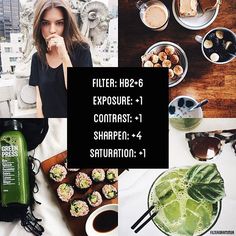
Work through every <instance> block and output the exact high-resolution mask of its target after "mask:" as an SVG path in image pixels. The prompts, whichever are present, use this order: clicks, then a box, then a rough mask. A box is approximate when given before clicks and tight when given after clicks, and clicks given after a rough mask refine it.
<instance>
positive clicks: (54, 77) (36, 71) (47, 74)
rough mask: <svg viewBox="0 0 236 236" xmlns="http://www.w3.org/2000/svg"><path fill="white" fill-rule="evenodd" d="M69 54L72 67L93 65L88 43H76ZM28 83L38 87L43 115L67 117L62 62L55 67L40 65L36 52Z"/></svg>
mask: <svg viewBox="0 0 236 236" xmlns="http://www.w3.org/2000/svg"><path fill="white" fill-rule="evenodd" d="M69 56H70V60H71V63H72V65H73V67H92V66H93V65H92V59H91V53H90V49H89V46H88V45H79V44H78V45H77V46H76V47H75V48H74V50H73V52H72V53H71V55H69ZM29 85H31V86H38V87H39V92H40V96H41V100H42V111H43V115H44V117H47V118H66V117H67V90H66V87H65V81H64V73H63V65H62V64H61V65H60V66H58V67H57V68H51V67H50V66H45V65H42V62H41V60H40V58H39V56H38V53H37V52H36V53H35V54H34V55H33V57H32V63H31V74H30V79H29Z"/></svg>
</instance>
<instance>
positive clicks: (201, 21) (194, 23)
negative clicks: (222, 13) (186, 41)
mask: <svg viewBox="0 0 236 236" xmlns="http://www.w3.org/2000/svg"><path fill="white" fill-rule="evenodd" d="M219 8H220V5H218V6H217V7H216V9H214V10H212V11H208V12H206V13H204V14H201V13H200V12H199V13H198V14H197V16H195V17H179V15H178V10H177V6H176V0H173V2H172V11H173V15H174V17H175V19H176V20H177V22H178V23H179V24H180V25H182V26H183V27H185V28H187V29H190V30H200V29H204V28H206V27H208V26H209V25H210V24H211V23H213V21H214V20H215V18H216V17H217V15H218V12H219Z"/></svg>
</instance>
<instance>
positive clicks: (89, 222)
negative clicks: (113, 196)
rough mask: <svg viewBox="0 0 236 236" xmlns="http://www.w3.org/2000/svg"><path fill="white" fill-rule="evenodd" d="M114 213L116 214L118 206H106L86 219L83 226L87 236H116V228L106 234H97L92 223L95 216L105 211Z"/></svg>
mask: <svg viewBox="0 0 236 236" xmlns="http://www.w3.org/2000/svg"><path fill="white" fill-rule="evenodd" d="M109 210H111V211H116V212H118V204H108V205H104V206H102V207H99V208H98V209H96V210H95V211H94V212H93V213H92V214H91V215H90V216H89V218H88V219H87V221H86V224H85V230H86V233H87V235H88V236H115V235H118V227H116V228H114V229H112V230H111V231H108V232H98V231H96V230H95V229H94V227H93V221H94V219H95V217H96V216H97V215H99V214H100V213H102V212H105V211H109Z"/></svg>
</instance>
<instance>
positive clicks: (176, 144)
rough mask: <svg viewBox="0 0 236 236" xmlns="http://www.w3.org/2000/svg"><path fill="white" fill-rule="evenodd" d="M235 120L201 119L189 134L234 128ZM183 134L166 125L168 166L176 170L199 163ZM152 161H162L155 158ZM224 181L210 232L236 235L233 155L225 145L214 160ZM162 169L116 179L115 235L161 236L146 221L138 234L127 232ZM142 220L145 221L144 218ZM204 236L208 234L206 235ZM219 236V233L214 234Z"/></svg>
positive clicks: (135, 171) (144, 207)
mask: <svg viewBox="0 0 236 236" xmlns="http://www.w3.org/2000/svg"><path fill="white" fill-rule="evenodd" d="M235 128H236V119H222V118H220V119H203V120H202V122H201V124H200V125H199V126H198V127H196V128H195V129H194V130H192V131H194V132H195V131H196V132H198V131H211V130H217V129H235ZM184 135H185V132H184V131H178V130H176V129H174V128H172V127H171V126H170V129H169V167H170V168H171V167H180V166H186V165H194V164H197V163H199V161H197V160H195V159H194V158H193V157H192V156H191V154H190V152H189V149H188V144H187V141H186V140H185V136H184ZM156 158H157V159H158V158H162V157H161V156H159V155H158V148H157V152H156ZM212 162H213V163H216V165H217V167H218V169H219V171H220V173H221V175H222V177H223V179H224V181H225V192H226V196H225V197H224V199H223V201H222V210H221V213H220V217H219V219H218V221H217V223H216V224H215V226H214V227H213V228H212V229H211V230H230V231H234V235H235V234H236V223H235V222H236V188H235V186H236V185H235V181H236V154H235V153H234V151H233V149H232V147H231V145H230V144H226V145H225V146H224V148H223V151H222V153H221V155H220V156H218V157H217V158H215V159H214V160H213V161H212ZM163 171H164V169H130V170H129V171H126V172H124V173H123V174H122V175H121V176H120V178H119V236H120V235H121V236H133V235H139V236H149V235H150V236H155V235H157V236H159V235H163V233H161V232H160V231H159V230H158V229H157V228H156V227H155V226H154V224H153V222H149V223H148V224H147V225H146V226H145V227H144V228H143V229H142V230H141V231H140V232H139V233H138V234H135V233H134V232H133V230H131V228H130V227H131V226H132V225H133V224H134V222H135V221H136V220H137V219H138V218H139V217H140V216H141V215H142V214H143V213H144V212H145V211H146V210H147V197H148V192H149V189H150V187H151V185H152V183H153V181H154V180H155V179H156V178H157V177H158V175H159V174H161V173H162V172H163ZM145 219H146V218H145ZM205 235H212V234H210V232H208V233H207V234H205ZM218 235H223V234H218Z"/></svg>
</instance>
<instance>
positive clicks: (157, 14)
mask: <svg viewBox="0 0 236 236" xmlns="http://www.w3.org/2000/svg"><path fill="white" fill-rule="evenodd" d="M137 7H138V8H139V10H140V18H141V20H142V22H143V23H144V24H145V25H146V26H147V27H148V28H150V29H152V30H156V31H162V30H164V29H165V28H166V27H167V25H168V21H169V11H168V9H167V7H166V6H165V4H164V3H163V2H161V1H158V0H150V1H147V2H143V1H142V0H140V1H138V2H137Z"/></svg>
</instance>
